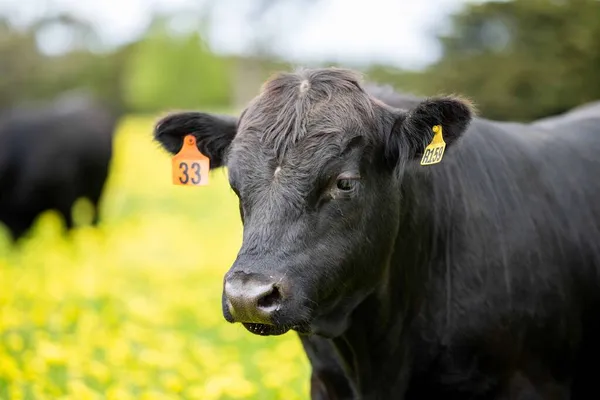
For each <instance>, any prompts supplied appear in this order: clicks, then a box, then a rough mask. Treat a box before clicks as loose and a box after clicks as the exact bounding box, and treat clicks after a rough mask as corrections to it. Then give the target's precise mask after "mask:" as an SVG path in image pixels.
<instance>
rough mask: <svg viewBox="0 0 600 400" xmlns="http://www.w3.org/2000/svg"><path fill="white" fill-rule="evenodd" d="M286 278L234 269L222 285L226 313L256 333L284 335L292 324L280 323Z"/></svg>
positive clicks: (228, 316)
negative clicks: (277, 318) (279, 317)
mask: <svg viewBox="0 0 600 400" xmlns="http://www.w3.org/2000/svg"><path fill="white" fill-rule="evenodd" d="M286 292H287V290H286V282H285V281H284V280H283V278H278V277H275V276H272V275H263V274H258V273H245V272H242V271H235V272H232V273H230V274H227V276H226V277H225V282H224V289H223V314H224V316H225V319H227V320H228V321H229V322H232V323H233V322H240V323H242V324H243V325H244V327H245V328H246V329H248V330H249V331H250V332H252V333H255V334H257V335H265V336H266V335H281V334H283V333H285V332H287V331H288V330H289V329H291V328H292V326H286V325H278V324H276V322H275V315H276V313H278V312H280V311H281V309H282V308H283V306H284V302H285V299H286V296H287V293H286Z"/></svg>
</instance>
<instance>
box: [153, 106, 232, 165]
mask: <svg viewBox="0 0 600 400" xmlns="http://www.w3.org/2000/svg"><path fill="white" fill-rule="evenodd" d="M236 131H237V118H235V117H232V116H228V115H218V114H210V113H202V112H177V113H173V114H170V115H167V116H166V117H164V118H162V119H161V120H159V121H158V122H157V123H156V126H155V128H154V139H155V140H156V141H157V142H158V143H160V145H161V146H162V147H163V148H164V149H165V150H167V151H168V152H169V153H171V154H176V153H178V152H179V150H180V149H181V146H182V145H183V138H184V137H185V136H187V135H189V134H192V135H194V136H195V137H196V145H197V146H198V150H200V152H201V153H202V154H204V155H205V156H207V157H208V158H209V159H210V168H219V167H222V166H223V164H224V162H225V155H226V153H227V149H228V148H229V145H230V144H231V141H232V140H233V138H234V137H235V134H236Z"/></svg>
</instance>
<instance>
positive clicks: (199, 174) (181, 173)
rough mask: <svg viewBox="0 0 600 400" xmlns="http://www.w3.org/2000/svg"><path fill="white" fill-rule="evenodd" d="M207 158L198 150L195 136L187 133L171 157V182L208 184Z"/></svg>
mask: <svg viewBox="0 0 600 400" xmlns="http://www.w3.org/2000/svg"><path fill="white" fill-rule="evenodd" d="M209 168H210V164H209V160H208V158H207V157H206V156H205V155H204V154H202V153H201V152H200V150H198V147H197V146H196V138H195V137H194V136H193V135H187V136H186V137H185V138H184V139H183V146H182V147H181V150H179V153H177V154H175V155H174V156H173V159H172V171H173V173H172V175H173V184H174V185H180V186H205V185H208V171H209Z"/></svg>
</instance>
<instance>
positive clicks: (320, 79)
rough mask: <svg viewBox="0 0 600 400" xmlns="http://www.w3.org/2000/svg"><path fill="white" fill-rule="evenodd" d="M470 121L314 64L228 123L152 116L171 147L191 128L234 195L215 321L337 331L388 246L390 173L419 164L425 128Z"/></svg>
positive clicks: (393, 202) (267, 89)
mask: <svg viewBox="0 0 600 400" xmlns="http://www.w3.org/2000/svg"><path fill="white" fill-rule="evenodd" d="M470 118H471V111H470V108H469V107H468V106H467V105H466V104H465V103H464V102H462V101H460V100H457V99H453V98H440V99H433V100H427V101H424V102H422V103H420V104H419V105H418V106H416V107H415V108H414V109H412V110H411V111H410V113H408V114H406V113H404V112H400V111H398V110H393V109H391V108H387V107H386V106H385V105H383V104H382V103H381V102H378V101H376V100H374V99H373V98H372V97H370V96H369V95H368V94H367V93H365V91H364V90H363V89H362V88H361V86H360V84H359V81H358V79H357V76H356V75H355V74H353V73H351V72H350V71H346V70H339V69H317V70H306V71H301V72H299V73H296V74H283V75H280V76H278V77H276V78H274V79H272V80H270V81H268V82H267V83H266V84H265V85H264V86H263V89H262V91H261V93H260V94H259V95H258V96H257V97H256V98H255V99H254V100H253V101H252V102H251V103H250V104H249V105H248V107H247V108H246V109H245V110H244V112H243V113H242V115H241V116H240V117H239V118H237V119H236V118H232V117H225V116H219V115H214V114H208V113H194V112H188V113H174V114H171V115H170V116H167V117H166V118H164V119H162V120H161V121H160V122H159V123H158V124H157V127H156V130H155V137H156V139H157V140H158V141H159V142H160V143H161V144H162V145H163V147H164V148H166V149H167V150H168V151H170V152H171V153H176V152H177V151H178V150H179V149H180V147H181V145H182V140H183V137H184V136H185V135H186V134H189V133H193V134H194V135H195V136H196V138H197V143H198V147H199V149H200V150H201V151H202V152H203V153H204V154H205V155H207V156H208V157H209V158H210V161H211V167H212V168H218V167H221V166H225V165H226V166H227V167H228V173H229V181H230V184H231V187H232V189H233V190H234V191H235V193H236V194H237V196H238V198H239V204H240V214H241V219H242V222H243V224H244V234H243V243H242V247H241V249H240V251H239V253H238V256H237V259H236V260H235V262H234V264H233V265H232V266H231V268H230V270H229V271H228V272H227V274H226V275H225V278H224V287H223V301H222V306H223V315H224V317H225V319H226V320H227V321H229V322H240V323H242V324H243V325H244V326H245V327H246V328H247V329H248V330H249V331H250V332H253V333H256V334H260V335H278V334H283V333H285V332H287V331H288V330H290V329H294V330H296V331H298V332H301V333H302V332H306V333H308V332H310V333H316V334H321V335H324V336H329V337H331V336H336V335H339V334H340V333H342V332H343V331H344V329H345V328H346V326H347V323H348V318H349V314H350V312H351V311H352V310H353V308H354V307H355V306H356V304H357V303H359V302H360V301H362V300H363V299H364V298H365V296H367V295H369V293H371V292H373V290H375V288H376V287H377V285H378V284H380V282H381V279H382V274H383V272H384V270H385V267H386V263H387V261H388V260H389V258H390V256H391V254H392V252H393V246H394V241H395V238H396V232H397V229H398V226H399V223H400V218H399V214H400V207H401V199H400V185H401V179H399V176H400V175H399V174H398V172H399V171H400V172H401V170H404V169H406V168H407V166H408V165H409V164H410V163H414V164H418V156H419V155H420V154H422V152H423V150H424V147H425V146H426V145H427V143H428V142H429V141H430V140H431V138H432V133H431V127H432V126H433V125H436V124H441V125H442V126H443V127H444V137H445V141H446V143H447V146H451V144H452V142H453V141H454V140H455V139H456V138H457V137H458V136H459V135H460V134H461V133H462V132H463V131H464V130H465V128H466V126H467V124H468V123H469V121H470ZM422 168H426V167H422ZM429 168H432V167H429Z"/></svg>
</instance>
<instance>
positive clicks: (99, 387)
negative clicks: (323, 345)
mask: <svg viewBox="0 0 600 400" xmlns="http://www.w3.org/2000/svg"><path fill="white" fill-rule="evenodd" d="M152 122H153V120H152V119H147V118H133V117H132V118H128V119H126V120H124V121H123V122H122V123H121V125H120V128H119V131H118V134H117V137H116V141H115V155H114V159H113V164H112V168H111V175H110V178H109V182H108V187H107V190H106V192H105V196H104V199H103V203H102V217H103V222H102V225H101V226H100V227H99V228H90V227H88V226H86V225H85V223H84V222H85V221H84V220H85V217H86V213H85V203H81V204H80V205H79V206H78V207H77V210H76V212H77V215H78V218H79V220H80V221H82V224H81V226H80V227H78V228H77V229H76V230H75V231H73V232H71V233H70V234H68V235H66V234H65V233H64V232H63V231H62V221H61V220H60V219H59V218H58V217H57V216H56V214H54V213H53V212H47V213H45V214H43V215H42V216H41V217H40V219H39V220H38V222H37V224H36V225H35V227H34V228H33V231H32V232H31V235H30V236H29V237H27V238H25V240H23V241H22V242H21V243H19V244H18V245H17V246H12V245H10V244H9V242H8V240H7V235H6V232H5V231H0V282H1V283H2V286H1V288H0V399H14V400H17V399H53V400H58V399H73V400H87V399H114V400H127V399H139V400H150V399H157V400H158V399H161V400H169V399H198V400H211V399H259V400H269V399H286V400H291V399H306V398H308V378H309V365H308V362H307V360H306V358H305V356H304V354H303V352H302V348H301V345H300V343H299V341H298V340H297V337H296V336H295V334H293V333H288V334H286V335H283V336H280V337H266V338H264V337H258V336H253V335H251V334H250V333H248V332H247V331H246V330H245V329H244V328H243V327H242V326H240V325H231V324H229V323H227V322H225V320H224V319H223V317H222V315H221V305H220V296H221V285H222V277H223V274H224V273H225V272H226V271H227V269H228V268H229V266H230V265H231V263H232V261H233V260H234V259H235V255H236V252H237V249H238V248H239V245H240V242H241V223H240V222H239V216H238V211H237V200H236V198H235V195H234V194H233V192H232V191H231V190H230V189H229V187H228V185H227V180H226V175H225V171H213V172H212V174H211V184H210V186H206V187H199V188H188V187H176V186H173V185H172V184H171V175H170V174H171V171H170V166H171V164H170V158H169V157H168V156H167V155H166V154H164V153H162V152H161V151H159V149H158V147H157V145H156V144H154V143H152V142H151V141H150V132H151V128H152Z"/></svg>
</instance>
